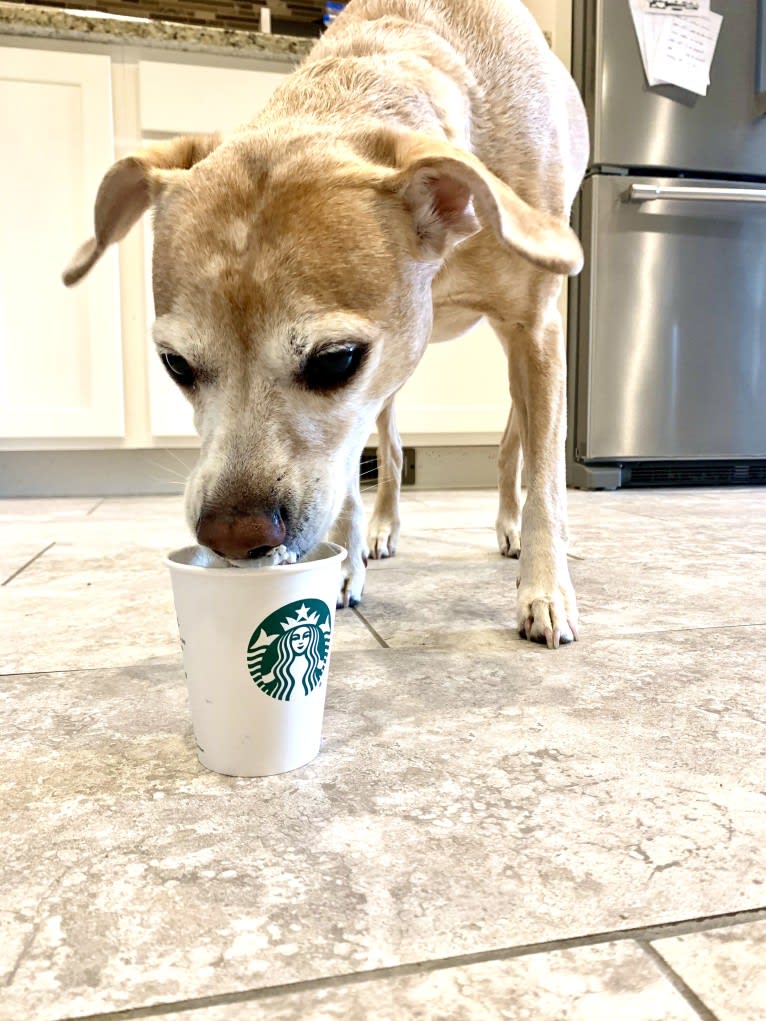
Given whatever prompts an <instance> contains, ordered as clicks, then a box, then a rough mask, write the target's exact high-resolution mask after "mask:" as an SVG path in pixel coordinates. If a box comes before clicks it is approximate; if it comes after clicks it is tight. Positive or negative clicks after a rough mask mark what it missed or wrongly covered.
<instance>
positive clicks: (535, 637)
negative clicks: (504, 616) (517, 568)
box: [517, 579, 577, 649]
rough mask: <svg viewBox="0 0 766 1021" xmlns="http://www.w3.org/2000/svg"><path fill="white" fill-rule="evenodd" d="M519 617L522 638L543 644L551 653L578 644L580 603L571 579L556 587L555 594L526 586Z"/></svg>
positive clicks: (520, 594) (522, 589)
mask: <svg viewBox="0 0 766 1021" xmlns="http://www.w3.org/2000/svg"><path fill="white" fill-rule="evenodd" d="M517 613H518V626H519V634H520V635H521V637H522V638H527V639H529V641H531V642H540V643H541V644H544V645H547V646H548V648H549V649H558V647H559V645H561V644H564V645H565V644H567V643H568V642H576V641H577V602H576V600H575V594H574V589H573V588H572V586H571V583H569V581H568V579H567V582H566V583H560V584H558V585H556V586H554V590H553V592H550V591H549V592H545V591H540V589H538V588H536V587H534V586H531V585H530V586H526V585H524V583H523V582H522V583H521V584H520V586H519V592H518V604H517Z"/></svg>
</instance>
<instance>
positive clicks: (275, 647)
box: [247, 599, 332, 702]
mask: <svg viewBox="0 0 766 1021" xmlns="http://www.w3.org/2000/svg"><path fill="white" fill-rule="evenodd" d="M331 630H332V622H331V616H330V609H329V607H328V606H327V603H323V602H322V601H321V599H300V600H298V601H297V602H294V603H288V604H287V606H282V607H281V608H280V609H279V610H275V611H274V613H271V614H269V616H268V617H267V618H266V620H264V621H262V622H261V623H260V624H259V625H258V627H257V628H256V629H255V631H253V634H252V637H251V638H250V643H249V644H248V646H247V669H248V670H249V671H250V676H251V677H252V678H253V680H254V681H255V683H256V684H257V685H258V687H259V688H260V689H261V691H263V692H265V693H266V694H267V695H269V696H270V697H271V698H276V699H279V700H280V701H281V702H289V700H290V699H291V698H292V697H293V695H294V694H296V693H299V692H303V694H304V695H308V694H309V693H310V692H312V691H313V690H314V688H317V687H318V686H319V685H320V684H321V683H322V678H323V677H324V672H325V667H326V666H327V656H328V653H329V651H330V632H331Z"/></svg>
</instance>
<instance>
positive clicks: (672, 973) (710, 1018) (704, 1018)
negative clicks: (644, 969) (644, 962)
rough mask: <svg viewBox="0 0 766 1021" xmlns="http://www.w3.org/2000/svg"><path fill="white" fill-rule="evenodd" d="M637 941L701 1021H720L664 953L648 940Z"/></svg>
mask: <svg viewBox="0 0 766 1021" xmlns="http://www.w3.org/2000/svg"><path fill="white" fill-rule="evenodd" d="M636 943H637V945H638V946H639V947H640V948H641V950H642V951H643V953H644V954H646V956H647V957H649V958H650V959H651V961H652V962H653V963H654V965H655V966H656V967H657V969H658V970H659V971H661V972H662V974H663V975H664V977H665V978H666V979H667V981H668V982H670V984H671V985H672V986H673V988H674V989H675V990H676V992H678V993H680V995H681V996H683V998H684V1000H686V1002H687V1003H688V1004H689V1006H690V1007H691V1009H692V1010H693V1011H694V1012H695V1013H696V1014H697V1015H698V1016H699V1018H700V1021H720V1019H719V1017H718V1015H717V1014H715V1013H714V1012H713V1011H712V1010H711V1009H710V1007H708V1005H707V1004H706V1003H705V1001H704V1000H703V999H701V997H699V996H698V995H697V993H695V992H694V990H693V989H692V987H691V986H690V985H688V984H687V983H686V982H685V981H684V980H683V979H682V978H681V976H680V975H679V974H678V972H677V971H676V970H675V969H674V968H673V967H671V965H670V964H668V962H667V961H666V960H665V958H664V957H663V956H662V954H661V953H660V952H659V951H658V950H657V949H656V948H655V947H653V946H652V944H651V943H649V942H647V941H646V940H636Z"/></svg>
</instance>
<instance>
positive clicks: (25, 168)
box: [0, 46, 124, 443]
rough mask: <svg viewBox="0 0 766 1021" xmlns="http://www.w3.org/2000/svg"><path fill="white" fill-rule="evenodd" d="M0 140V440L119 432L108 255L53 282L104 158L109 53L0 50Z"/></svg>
mask: <svg viewBox="0 0 766 1021" xmlns="http://www.w3.org/2000/svg"><path fill="white" fill-rule="evenodd" d="M0 138H2V140H3V159H2V161H0V224H2V235H3V236H2V245H0V443H2V441H3V440H5V439H9V440H14V439H17V438H24V439H33V438H41V437H43V438H47V437H69V438H82V437H98V438H100V439H101V438H103V439H110V438H115V437H120V436H122V434H123V430H124V424H123V423H124V419H123V384H122V357H121V340H120V322H119V293H118V276H117V257H116V253H109V254H107V255H106V256H105V257H104V258H103V259H102V260H101V262H100V264H99V265H98V266H97V267H96V268H95V269H94V270H93V272H92V274H91V276H90V278H89V279H88V280H87V281H85V282H84V283H82V284H80V286H79V287H77V288H75V289H73V290H67V289H66V288H65V287H64V285H63V284H62V282H61V271H62V270H63V268H64V266H65V264H66V263H67V262H68V260H69V258H70V257H71V255H72V254H73V249H74V247H76V245H77V244H79V243H82V242H83V241H85V240H86V239H87V238H88V237H90V236H91V235H92V234H93V196H94V195H95V194H96V190H97V188H98V185H99V182H100V180H101V175H102V174H103V172H104V169H105V168H106V167H107V166H108V165H109V164H110V162H111V160H112V158H113V152H114V138H113V128H112V104H111V72H110V60H109V58H108V57H106V56H101V55H95V54H87V55H86V54H81V53H76V54H75V53H62V52H54V51H50V50H44V51H43V50H35V49H25V48H20V47H19V48H16V47H11V46H7V47H6V46H0ZM73 240H74V242H75V243H74V244H73Z"/></svg>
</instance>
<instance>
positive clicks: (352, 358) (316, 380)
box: [302, 344, 367, 390]
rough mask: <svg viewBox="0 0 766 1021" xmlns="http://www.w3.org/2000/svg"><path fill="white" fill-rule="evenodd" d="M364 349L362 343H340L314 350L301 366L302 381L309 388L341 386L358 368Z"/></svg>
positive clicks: (323, 388)
mask: <svg viewBox="0 0 766 1021" xmlns="http://www.w3.org/2000/svg"><path fill="white" fill-rule="evenodd" d="M366 350H367V349H366V348H365V347H364V345H362V344H341V345H339V346H338V347H328V348H325V349H324V350H323V351H317V352H315V353H314V354H312V355H310V356H309V358H308V360H307V361H306V363H305V365H304V366H303V372H302V380H303V383H304V384H305V385H306V386H307V387H308V388H309V390H334V389H335V388H336V387H339V386H343V384H344V383H348V381H349V380H350V379H351V377H352V376H353V375H355V373H356V372H357V370H358V369H359V366H360V365H361V364H362V361H363V359H364V356H365V352H366Z"/></svg>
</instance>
